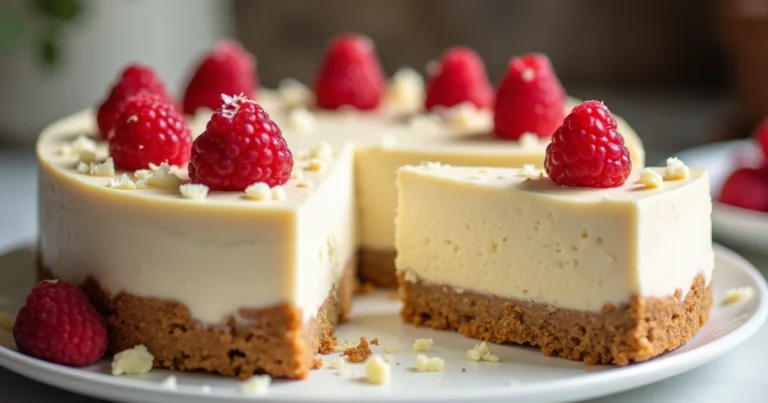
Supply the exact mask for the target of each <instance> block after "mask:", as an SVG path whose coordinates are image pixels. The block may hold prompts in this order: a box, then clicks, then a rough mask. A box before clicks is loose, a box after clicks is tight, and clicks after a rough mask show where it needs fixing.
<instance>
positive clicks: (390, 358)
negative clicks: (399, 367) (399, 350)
mask: <svg viewBox="0 0 768 403" xmlns="http://www.w3.org/2000/svg"><path fill="white" fill-rule="evenodd" d="M383 358H384V361H385V362H395V356H394V355H392V354H384V355H383Z"/></svg>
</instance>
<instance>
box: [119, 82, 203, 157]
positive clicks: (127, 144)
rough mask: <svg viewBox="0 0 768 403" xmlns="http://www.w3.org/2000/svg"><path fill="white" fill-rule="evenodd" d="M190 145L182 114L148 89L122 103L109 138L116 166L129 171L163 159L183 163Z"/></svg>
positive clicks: (187, 155) (190, 139)
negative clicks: (121, 108)
mask: <svg viewBox="0 0 768 403" xmlns="http://www.w3.org/2000/svg"><path fill="white" fill-rule="evenodd" d="M191 147H192V138H191V136H190V134H189V127H188V126H187V122H186V120H184V116H183V115H182V114H181V113H179V112H178V111H177V110H176V109H175V108H174V107H173V106H172V105H171V104H169V103H168V102H167V101H166V100H165V99H163V98H162V97H161V96H159V95H156V94H151V93H147V92H143V93H141V94H139V95H136V96H135V97H133V98H131V99H129V100H128V102H126V103H125V106H123V110H122V112H121V113H120V116H119V117H118V119H117V122H116V123H115V129H114V134H113V135H112V137H111V138H110V139H109V154H110V156H111V157H112V159H113V160H114V161H115V167H116V168H117V169H123V170H129V171H135V170H137V169H145V168H148V167H149V164H155V165H159V164H161V163H163V162H167V163H168V164H170V165H176V166H184V165H185V164H186V163H187V162H188V161H189V152H190V149H191Z"/></svg>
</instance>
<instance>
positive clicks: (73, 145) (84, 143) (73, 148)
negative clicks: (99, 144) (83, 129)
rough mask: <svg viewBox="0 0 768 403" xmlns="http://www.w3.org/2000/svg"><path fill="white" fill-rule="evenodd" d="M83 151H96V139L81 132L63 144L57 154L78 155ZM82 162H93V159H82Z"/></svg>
mask: <svg viewBox="0 0 768 403" xmlns="http://www.w3.org/2000/svg"><path fill="white" fill-rule="evenodd" d="M83 151H91V152H94V153H95V152H96V141H95V140H93V139H92V138H90V137H88V136H86V135H84V134H81V135H79V136H77V137H76V138H75V139H74V140H72V141H70V142H68V143H66V144H64V145H62V146H61V148H60V149H59V155H62V156H65V157H68V156H72V155H77V156H80V155H81V153H82V152H83ZM84 162H93V161H84Z"/></svg>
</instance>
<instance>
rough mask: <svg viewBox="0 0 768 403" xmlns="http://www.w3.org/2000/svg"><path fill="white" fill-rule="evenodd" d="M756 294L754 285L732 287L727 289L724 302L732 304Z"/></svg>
mask: <svg viewBox="0 0 768 403" xmlns="http://www.w3.org/2000/svg"><path fill="white" fill-rule="evenodd" d="M754 294H755V290H754V289H753V288H752V287H738V288H731V289H729V290H727V291H725V299H724V300H723V304H725V305H730V304H735V303H737V302H739V301H741V300H749V299H750V298H752V296H753V295H754Z"/></svg>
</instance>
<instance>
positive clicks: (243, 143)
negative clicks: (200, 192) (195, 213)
mask: <svg viewBox="0 0 768 403" xmlns="http://www.w3.org/2000/svg"><path fill="white" fill-rule="evenodd" d="M222 98H223V100H224V105H223V106H222V107H221V108H219V110H217V111H216V113H214V114H213V116H212V117H211V120H210V121H209V122H208V125H207V127H206V130H205V132H204V133H203V134H201V135H200V136H198V137H197V138H196V139H195V142H194V145H193V147H192V158H191V159H190V162H189V179H190V180H192V182H194V183H202V184H204V185H206V186H208V187H209V188H210V189H211V190H225V191H243V190H245V188H247V187H248V186H250V185H251V184H253V183H256V182H264V183H266V184H267V185H269V186H270V187H271V186H277V185H282V184H284V183H286V182H287V181H288V179H289V178H290V176H291V171H292V169H293V155H292V154H291V150H289V149H288V145H287V144H286V142H285V138H283V135H282V132H281V131H280V128H279V127H278V126H277V124H275V122H273V121H272V119H270V117H269V115H267V113H266V112H264V109H262V108H261V106H259V105H258V104H256V103H255V102H253V101H251V100H249V99H248V98H246V97H245V96H243V95H242V94H241V95H240V96H236V97H228V96H222Z"/></svg>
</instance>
